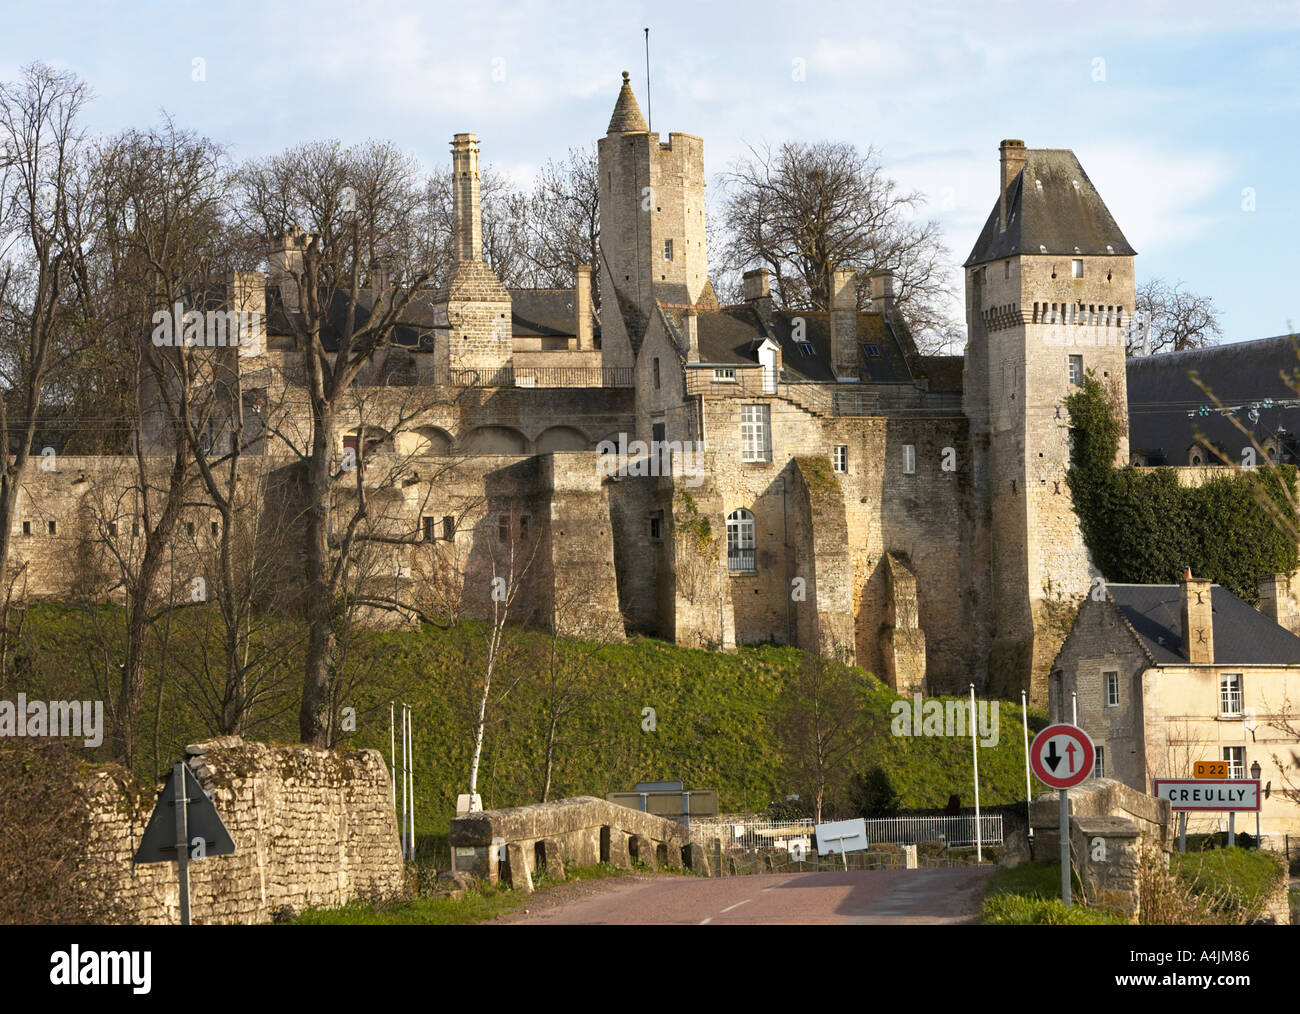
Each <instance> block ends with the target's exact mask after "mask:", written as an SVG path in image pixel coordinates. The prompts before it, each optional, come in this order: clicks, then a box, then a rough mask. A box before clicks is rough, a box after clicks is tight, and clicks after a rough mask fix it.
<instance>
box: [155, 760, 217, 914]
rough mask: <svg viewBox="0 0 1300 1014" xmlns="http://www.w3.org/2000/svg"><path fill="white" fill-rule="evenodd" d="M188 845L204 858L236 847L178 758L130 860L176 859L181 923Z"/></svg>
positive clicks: (185, 904) (187, 895)
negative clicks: (138, 845)
mask: <svg viewBox="0 0 1300 1014" xmlns="http://www.w3.org/2000/svg"><path fill="white" fill-rule="evenodd" d="M169 810H170V811H171V812H170V813H169V812H168V811H169ZM191 848H193V849H195V851H196V855H195V857H194V858H196V859H203V858H206V857H207V856H225V855H230V853H232V852H234V851H235V842H234V839H232V838H231V837H230V832H229V831H227V830H226V825H225V824H223V823H222V822H221V815H220V814H218V813H217V808H216V807H215V806H213V805H212V800H210V799H209V798H208V797H207V796H206V795H205V794H204V792H203V789H202V787H201V786H200V785H199V781H198V779H197V778H195V777H194V773H193V772H192V771H190V769H189V768H188V767H187V766H186V765H185V764H184V763H183V762H181V761H177V762H176V765H175V766H174V767H173V768H172V777H171V778H170V779H169V780H168V781H167V784H166V785H164V786H163V790H162V792H161V793H160V794H159V795H158V803H157V805H155V806H154V809H153V814H152V815H151V816H150V817H149V823H148V824H147V825H145V829H144V834H143V835H141V836H140V847H139V848H138V849H136V852H135V857H134V858H133V859H132V862H136V863H169V862H175V863H176V876H177V879H178V881H179V884H180V909H181V925H182V926H188V925H189V924H190V873H189V863H190V849H191Z"/></svg>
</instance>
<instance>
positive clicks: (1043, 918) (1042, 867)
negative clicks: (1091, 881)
mask: <svg viewBox="0 0 1300 1014" xmlns="http://www.w3.org/2000/svg"><path fill="white" fill-rule="evenodd" d="M1076 890H1077V886H1076ZM980 921H981V922H983V923H985V924H987V925H991V926H1010V925H1015V926H1122V925H1125V920H1124V919H1123V918H1121V917H1120V916H1118V915H1115V914H1114V913H1111V912H1099V911H1095V910H1093V909H1090V908H1085V907H1084V906H1083V905H1080V904H1078V902H1077V901H1076V902H1075V903H1074V904H1072V905H1070V906H1069V907H1066V905H1065V903H1064V902H1063V901H1061V868H1060V867H1059V866H1053V865H1051V864H1049V863H1021V864H1020V865H1019V866H1016V867H1014V868H1013V869H1000V870H997V871H995V872H994V873H993V874H992V875H991V876H990V877H989V879H988V881H987V888H986V891H985V895H984V904H983V906H982V908H981V910H980Z"/></svg>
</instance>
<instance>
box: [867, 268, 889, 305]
mask: <svg viewBox="0 0 1300 1014" xmlns="http://www.w3.org/2000/svg"><path fill="white" fill-rule="evenodd" d="M870 278H871V309H873V310H876V311H878V312H881V311H884V310H892V309H893V308H894V272H893V271H891V270H890V269H889V268H881V269H880V270H879V271H873V272H871V275H870Z"/></svg>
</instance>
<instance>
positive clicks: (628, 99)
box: [605, 71, 650, 134]
mask: <svg viewBox="0 0 1300 1014" xmlns="http://www.w3.org/2000/svg"><path fill="white" fill-rule="evenodd" d="M627 79H628V73H627V71H623V87H622V88H620V89H619V92H618V102H616V103H615V104H614V115H613V116H611V117H610V118H609V129H608V130H606V131H605V133H607V134H634V133H636V132H637V131H647V130H649V129H650V128H649V127H647V126H646V124H645V117H644V116H642V115H641V107H640V106H638V105H637V104H636V96H635V95H633V94H632V86H631V85H630V84H628V80H627Z"/></svg>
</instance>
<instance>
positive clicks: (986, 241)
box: [964, 148, 1136, 267]
mask: <svg viewBox="0 0 1300 1014" xmlns="http://www.w3.org/2000/svg"><path fill="white" fill-rule="evenodd" d="M1039 183H1041V184H1042V186H1041V187H1040V186H1039V185H1038V184H1039ZM1076 183H1077V184H1078V186H1076V185H1075V184H1076ZM998 204H999V201H994V202H993V211H992V212H991V213H990V214H989V217H988V221H987V222H985V223H984V229H983V231H981V232H980V235H979V239H977V240H976V241H975V246H974V248H973V249H972V250H971V252H970V256H969V257H967V258H966V263H965V265H964V266H965V267H970V266H971V265H972V264H981V263H983V262H985V261H991V260H997V259H998V258H1000V257H1009V256H1012V255H1014V254H1042V253H1047V254H1061V255H1067V256H1068V255H1089V256H1103V255H1108V254H1114V255H1116V256H1132V255H1133V254H1134V253H1136V251H1135V250H1134V249H1133V248H1132V247H1131V246H1129V244H1128V240H1126V239H1125V238H1124V234H1123V233H1122V232H1120V228H1119V226H1118V225H1116V224H1115V219H1114V218H1112V217H1111V213H1110V211H1109V210H1107V208H1106V204H1105V202H1104V201H1102V199H1101V195H1100V194H1099V193H1097V188H1096V187H1094V186H1093V185H1092V180H1090V179H1088V174H1087V173H1086V172H1084V171H1083V166H1082V165H1080V164H1079V160H1078V159H1077V158H1075V155H1074V152H1072V151H1070V150H1069V149H1068V148H1026V149H1025V166H1024V168H1023V169H1021V171H1020V173H1019V174H1018V175H1017V176H1016V178H1015V180H1013V181H1012V184H1011V203H1010V205H1009V207H1008V208H1007V228H1006V231H1005V232H1003V231H1002V230H1001V229H999V228H998V221H999V218H998Z"/></svg>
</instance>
